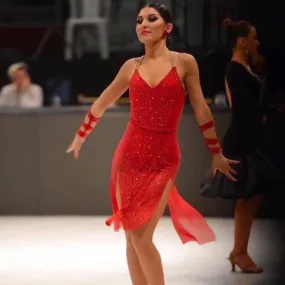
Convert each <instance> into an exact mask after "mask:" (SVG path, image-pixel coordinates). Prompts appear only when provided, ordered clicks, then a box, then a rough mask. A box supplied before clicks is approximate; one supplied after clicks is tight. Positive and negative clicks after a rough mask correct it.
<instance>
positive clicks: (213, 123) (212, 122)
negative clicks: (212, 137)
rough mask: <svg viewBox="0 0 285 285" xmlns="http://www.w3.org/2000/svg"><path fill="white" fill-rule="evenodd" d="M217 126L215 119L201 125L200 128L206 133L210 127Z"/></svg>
mask: <svg viewBox="0 0 285 285" xmlns="http://www.w3.org/2000/svg"><path fill="white" fill-rule="evenodd" d="M214 126H215V121H209V122H207V123H205V124H203V125H201V126H199V128H200V130H201V132H202V133H204V132H205V131H207V130H208V129H210V128H212V127H214Z"/></svg>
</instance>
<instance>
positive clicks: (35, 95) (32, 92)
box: [0, 84, 43, 108]
mask: <svg viewBox="0 0 285 285" xmlns="http://www.w3.org/2000/svg"><path fill="white" fill-rule="evenodd" d="M42 106H43V90H42V88H41V87H40V86H39V85H36V84H31V86H30V87H29V89H28V90H26V91H24V92H22V93H18V91H17V88H16V86H15V84H9V85H6V86H4V87H3V88H2V90H1V93H0V107H10V108H41V107H42Z"/></svg>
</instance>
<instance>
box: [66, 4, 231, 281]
mask: <svg viewBox="0 0 285 285" xmlns="http://www.w3.org/2000/svg"><path fill="white" fill-rule="evenodd" d="M172 28H173V25H172V24H171V15H170V13H169V11H168V10H167V8H166V7H165V6H164V5H161V4H157V3H153V4H148V5H147V6H146V7H144V8H143V9H142V10H141V11H140V13H139V15H138V17H137V25H136V32H137V35H138V38H139V40H140V41H141V42H142V43H143V44H144V45H145V55H144V56H143V57H141V58H137V59H130V60H128V61H127V62H126V63H125V64H124V65H123V66H122V67H121V69H120V71H119V73H118V75H117V76H116V78H115V79H114V81H113V82H112V83H111V84H110V85H109V87H107V89H106V90H105V91H104V92H103V93H102V94H101V96H100V97H99V98H98V99H97V100H96V101H95V102H94V104H93V105H92V107H91V108H90V110H89V112H88V114H87V116H86V118H85V120H84V122H83V123H82V125H81V127H80V129H79V130H78V132H77V134H76V136H75V138H74V140H73V142H72V144H71V145H70V146H69V148H68V149H67V152H74V156H75V158H78V155H79V151H80V149H81V146H82V144H83V143H84V141H85V139H86V137H87V136H88V135H89V134H90V132H91V131H92V129H93V128H94V127H95V126H96V124H97V123H98V121H99V120H100V118H101V117H102V115H103V113H104V112H105V110H106V109H107V108H108V106H109V105H110V104H113V103H114V101H116V100H117V99H118V98H119V97H120V96H121V95H122V94H123V93H124V92H125V91H126V90H127V89H128V88H129V92H130V102H131V112H130V121H129V123H128V125H127V128H126V131H125V133H124V135H123V137H122V139H121V141H120V143H119V146H118V148H117V150H116V152H115V155H114V158H113V163H112V173H111V201H112V207H113V216H112V217H110V218H109V219H108V220H107V221H106V224H107V225H108V226H110V225H111V224H113V225H114V228H115V230H116V231H117V230H119V229H120V228H121V227H122V228H123V229H124V232H125V235H126V243H127V250H126V251H127V261H128V266H129V272H130V277H131V280H132V284H134V285H147V284H155V285H164V284H165V281H164V274H163V269H162V263H161V258H160V254H159V252H158V251H157V249H156V247H155V245H154V244H153V234H154V231H155V229H156V227H157V224H158V221H159V218H160V217H161V216H162V215H163V212H164V209H165V207H166V205H167V204H168V205H169V208H170V212H171V218H172V222H173V225H174V227H175V229H176V231H177V233H178V235H179V236H180V238H181V240H182V242H183V243H186V242H189V241H196V242H198V243H199V244H204V243H207V242H211V241H214V240H215V236H214V233H213V232H212V230H211V229H210V227H209V226H208V224H207V223H206V221H205V220H204V218H203V217H202V216H201V214H200V213H199V212H198V211H197V210H195V209H194V208H193V207H191V206H190V205H189V204H188V203H187V202H186V201H184V200H183V199H182V197H181V196H180V195H179V194H178V191H177V189H176V188H175V185H174V183H175V178H176V175H177V172H178V168H179V163H180V158H181V155H180V150H179V144H178V138H177V129H178V123H179V120H180V117H181V114H182V111H183V107H184V102H185V94H186V91H187V92H188V94H189V97H190V100H191V103H192V106H193V109H194V112H195V117H196V119H197V121H198V124H199V126H200V128H201V131H202V133H203V135H204V137H205V142H206V144H207V145H208V147H209V150H210V151H211V153H212V155H213V163H212V165H213V170H214V171H216V170H219V171H221V172H222V173H224V174H225V175H227V176H228V177H229V178H230V179H234V178H233V176H232V173H234V171H233V169H232V168H231V166H230V163H235V162H234V161H229V160H228V159H226V158H225V157H224V156H223V155H222V151H221V148H220V146H219V142H218V140H217V137H216V132H215V128H214V121H213V117H212V114H211V112H210V109H209V107H208V106H207V104H206V102H205V99H204V96H203V94H202V91H201V87H200V82H199V71H198V67H197V63H196V61H195V59H194V58H193V56H191V55H189V54H183V53H181V54H178V53H175V52H171V51H170V50H169V49H168V48H167V45H166V40H167V37H168V35H169V34H170V32H171V30H172ZM189 143H190V142H189Z"/></svg>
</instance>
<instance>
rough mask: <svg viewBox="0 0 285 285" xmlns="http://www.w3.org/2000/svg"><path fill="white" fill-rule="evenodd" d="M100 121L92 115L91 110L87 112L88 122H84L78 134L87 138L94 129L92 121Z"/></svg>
mask: <svg viewBox="0 0 285 285" xmlns="http://www.w3.org/2000/svg"><path fill="white" fill-rule="evenodd" d="M98 121H99V118H96V117H94V116H93V115H92V113H91V112H90V110H89V111H88V113H87V122H83V123H82V124H81V126H80V128H79V130H78V131H77V134H78V135H79V136H80V137H82V138H86V137H87V136H88V135H89V134H90V132H91V131H92V130H93V129H94V126H92V123H97V122H98Z"/></svg>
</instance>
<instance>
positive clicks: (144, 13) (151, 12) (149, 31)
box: [136, 7, 173, 44]
mask: <svg viewBox="0 0 285 285" xmlns="http://www.w3.org/2000/svg"><path fill="white" fill-rule="evenodd" d="M172 28H173V25H172V24H170V23H165V21H164V19H163V18H162V17H161V15H160V14H159V12H158V11H156V10H155V9H153V8H150V7H145V8H143V9H142V10H141V11H140V13H139V15H138V17H137V25H136V32H137V35H138V38H139V40H140V42H142V43H144V44H146V43H151V42H157V41H159V40H161V39H163V38H166V35H167V34H170V32H171V30H172Z"/></svg>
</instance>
